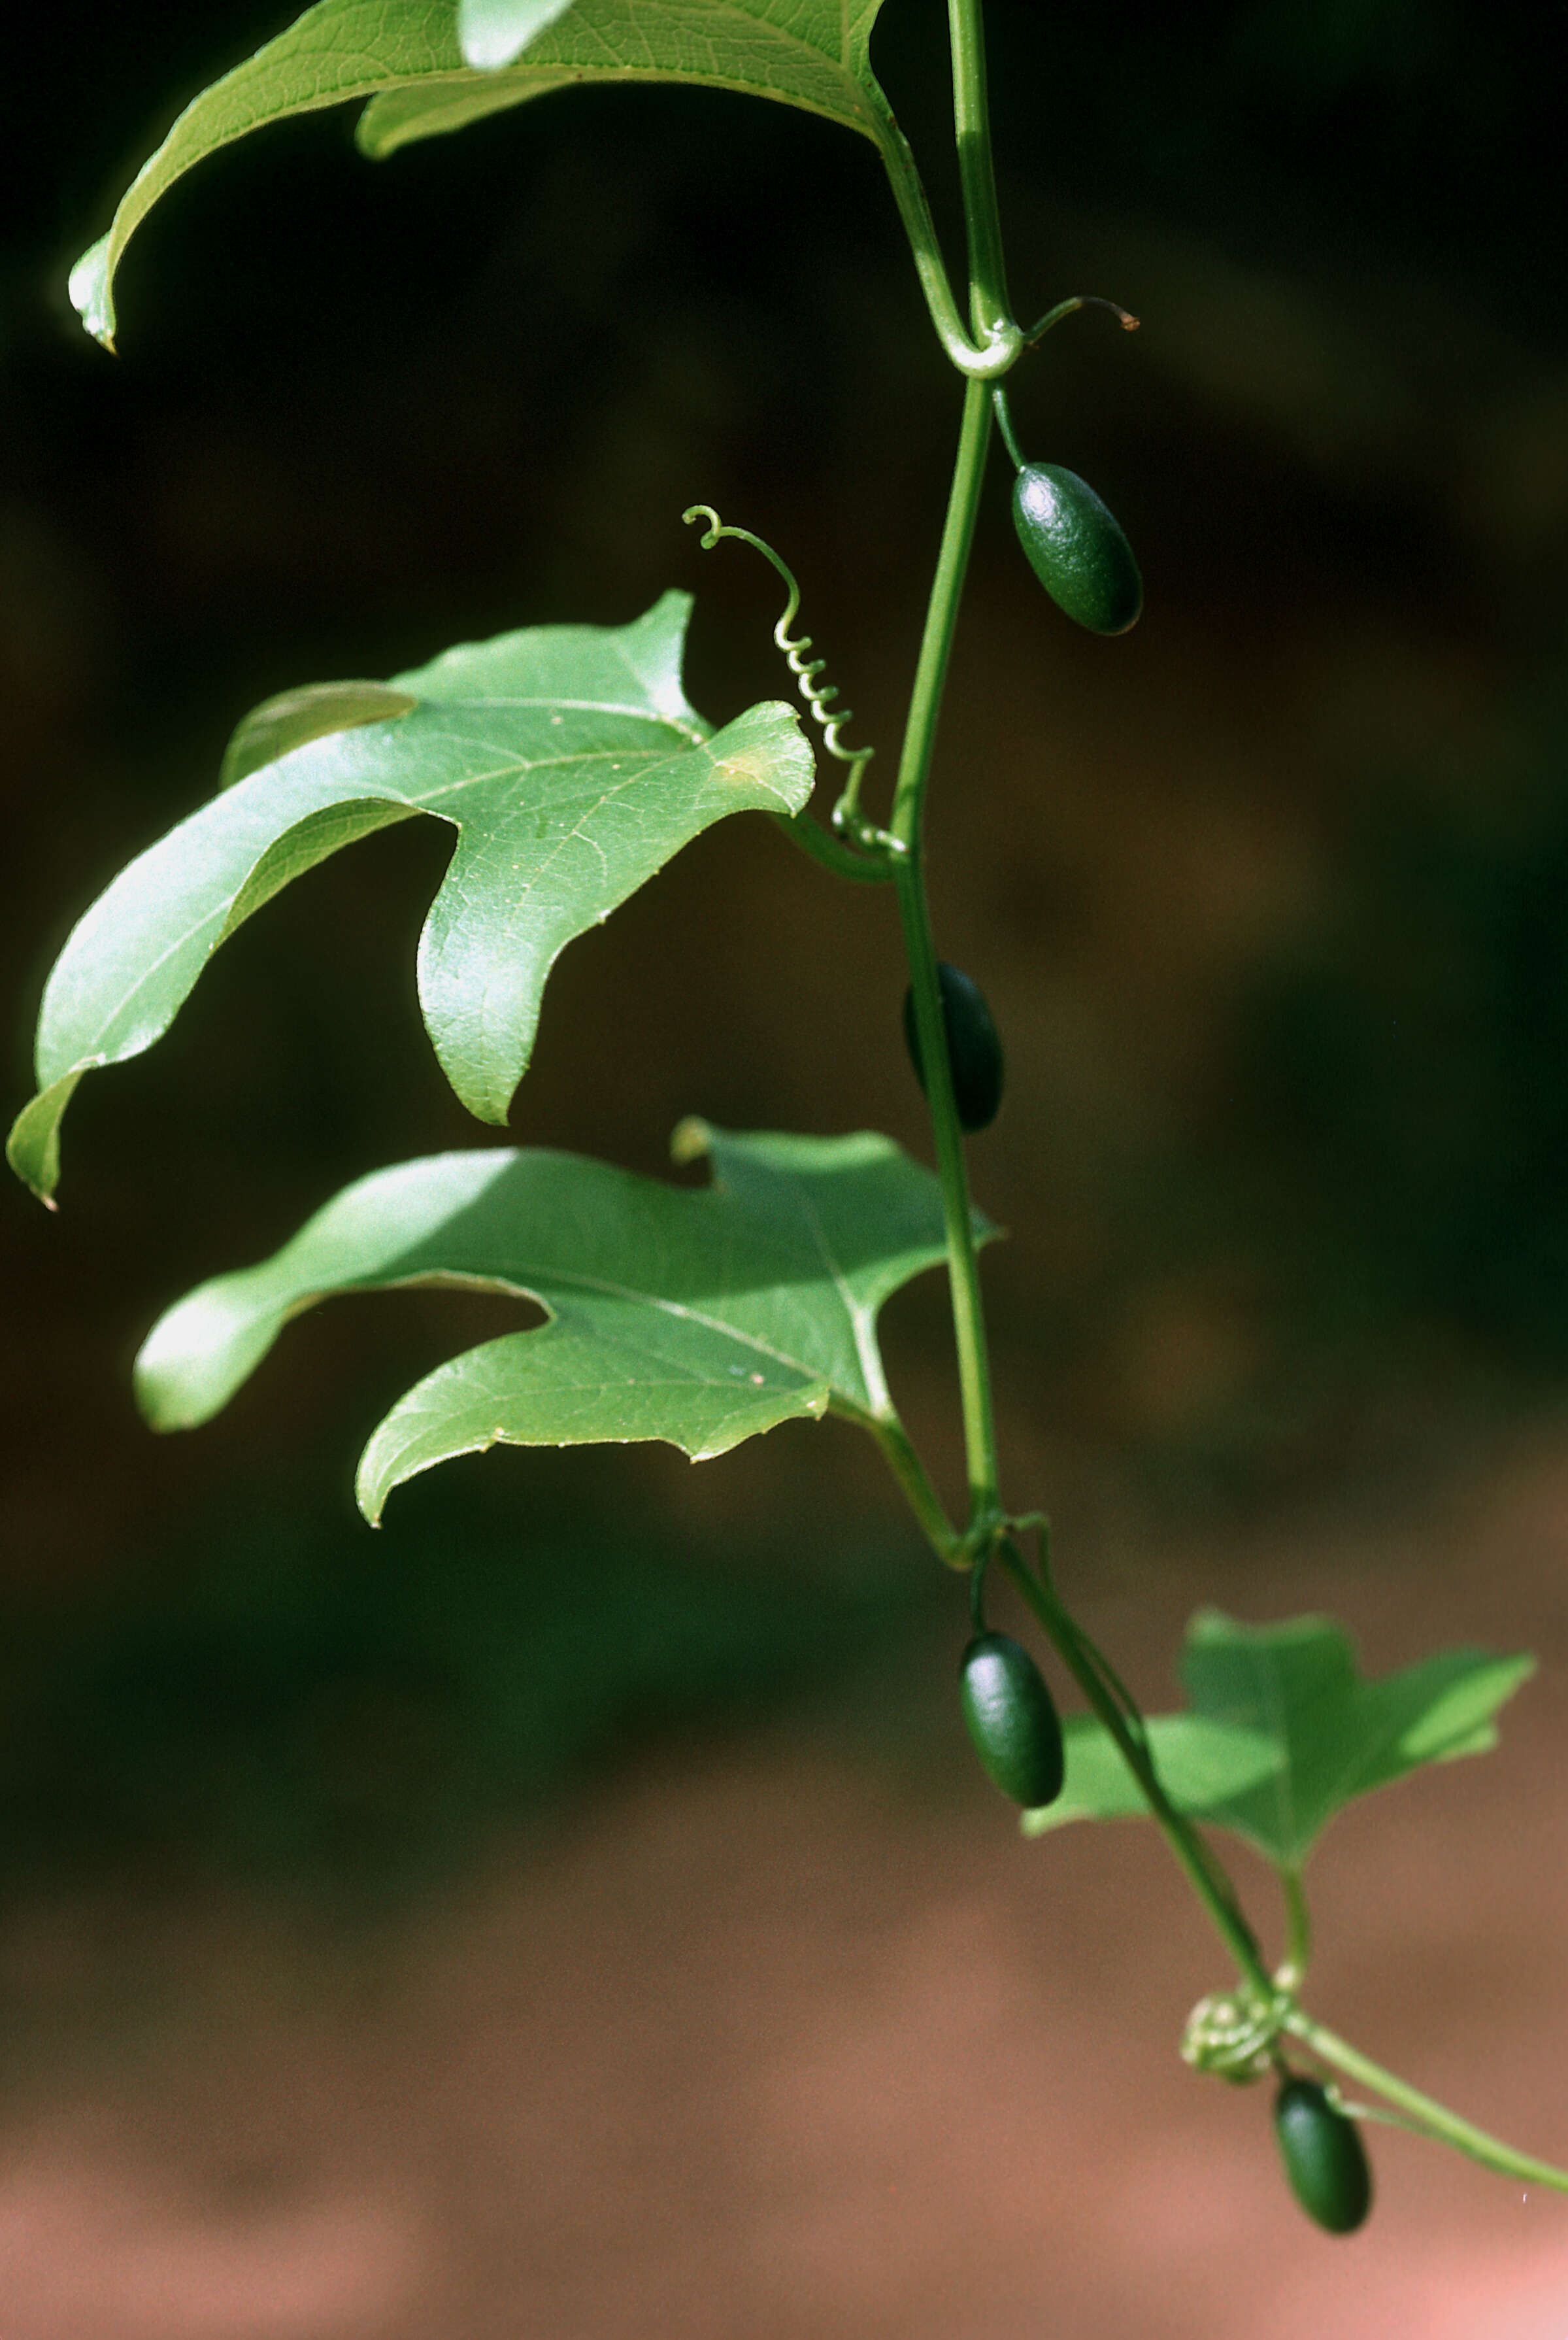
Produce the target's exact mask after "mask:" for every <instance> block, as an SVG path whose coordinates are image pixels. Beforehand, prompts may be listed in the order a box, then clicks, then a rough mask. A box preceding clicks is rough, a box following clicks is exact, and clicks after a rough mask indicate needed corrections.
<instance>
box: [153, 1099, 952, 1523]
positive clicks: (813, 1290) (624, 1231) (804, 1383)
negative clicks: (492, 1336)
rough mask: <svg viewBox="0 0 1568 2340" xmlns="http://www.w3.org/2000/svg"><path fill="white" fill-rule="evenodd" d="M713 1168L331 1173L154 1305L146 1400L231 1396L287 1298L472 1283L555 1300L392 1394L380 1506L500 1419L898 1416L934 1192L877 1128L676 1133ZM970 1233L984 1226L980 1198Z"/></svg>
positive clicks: (623, 1430)
mask: <svg viewBox="0 0 1568 2340" xmlns="http://www.w3.org/2000/svg"><path fill="white" fill-rule="evenodd" d="M676 1138H677V1149H678V1151H679V1152H680V1154H681V1155H682V1157H683V1158H689V1157H692V1156H694V1155H696V1154H698V1153H704V1154H706V1155H708V1156H709V1158H710V1159H711V1161H712V1165H713V1173H714V1175H713V1183H712V1185H709V1186H707V1187H705V1188H695V1187H689V1186H676V1185H667V1184H665V1183H663V1182H661V1181H659V1180H657V1179H651V1178H641V1177H636V1176H634V1175H632V1173H630V1172H629V1171H625V1170H619V1169H616V1168H614V1167H613V1166H612V1165H609V1164H607V1163H603V1162H596V1161H591V1160H587V1159H584V1158H583V1157H581V1156H579V1155H570V1154H557V1153H552V1152H548V1151H546V1150H543V1149H535V1150H529V1151H525V1152H518V1151H513V1150H511V1149H503V1150H498V1151H492V1150H488V1149H487V1150H484V1151H474V1152H469V1153H462V1154H446V1155H435V1156H433V1157H432V1158H430V1159H428V1160H425V1161H419V1162H409V1163H405V1164H403V1165H401V1166H400V1167H399V1168H397V1169H392V1170H383V1171H379V1172H377V1173H376V1174H375V1175H372V1176H370V1177H368V1178H362V1179H360V1181H359V1182H358V1183H357V1184H356V1185H351V1186H349V1187H346V1188H345V1189H344V1190H343V1192H342V1193H341V1194H340V1195H337V1196H336V1197H335V1198H334V1199H333V1201H331V1202H330V1203H329V1204H327V1205H326V1206H325V1207H324V1208H323V1209H322V1210H321V1211H319V1212H317V1214H316V1215H315V1216H314V1217H313V1218H312V1219H311V1220H310V1221H309V1222H308V1223H307V1224H306V1225H304V1226H303V1227H302V1228H301V1230H300V1232H299V1234H296V1235H295V1236H294V1237H293V1238H292V1239H291V1241H290V1242H289V1243H287V1244H284V1245H283V1247H282V1248H281V1250H280V1251H278V1252H277V1253H275V1254H273V1256H272V1257H271V1259H268V1260H264V1261H263V1262H261V1264H260V1265H259V1266H256V1267H251V1268H246V1269H243V1270H242V1271H240V1272H239V1273H238V1274H231V1275H223V1276H219V1277H217V1278H216V1279H215V1280H214V1281H212V1283H209V1284H202V1285H201V1286H200V1288H199V1289H198V1290H196V1291H194V1292H192V1293H191V1294H189V1295H188V1296H187V1297H186V1298H185V1299H183V1300H182V1301H180V1302H179V1303H178V1304H177V1305H176V1306H174V1307H173V1308H172V1309H171V1310H170V1311H169V1312H168V1314H166V1315H165V1316H163V1318H162V1319H161V1320H160V1322H159V1323H158V1324H156V1325H155V1326H154V1327H153V1331H152V1333H151V1334H149V1336H148V1339H147V1342H146V1344H145V1345H144V1347H143V1351H142V1353H141V1355H140V1357H139V1358H138V1360H137V1364H136V1388H137V1395H138V1399H139V1402H140V1403H141V1405H142V1408H143V1412H144V1413H145V1414H146V1416H147V1418H148V1420H149V1421H150V1422H151V1423H153V1426H154V1427H155V1428H157V1429H160V1430H173V1429H188V1428H191V1427H192V1426H193V1425H194V1424H196V1423H202V1422H205V1421H207V1420H208V1419H210V1417H211V1416H212V1414H214V1413H217V1412H218V1411H219V1410H220V1408H221V1407H222V1406H223V1405H225V1404H226V1403H228V1400H229V1399H230V1397H231V1396H232V1394H233V1393H234V1391H235V1390H236V1389H238V1388H239V1386H240V1385H241V1383H242V1382H243V1381H244V1380H245V1379H246V1378H247V1377H248V1376H249V1375H250V1373H252V1372H253V1371H254V1369H255V1367H256V1366H257V1365H258V1364H259V1363H261V1359H262V1358H263V1357H264V1356H265V1355H266V1353H267V1352H268V1350H269V1349H270V1348H271V1345H272V1343H273V1342H274V1341H275V1340H276V1339H277V1337H278V1334H280V1333H281V1330H282V1328H283V1326H284V1324H286V1323H287V1322H288V1320H289V1319H290V1318H291V1316H295V1315H298V1314H300V1312H301V1310H302V1309H306V1308H310V1307H312V1306H314V1305H315V1304H316V1303H317V1302H318V1301H320V1300H322V1299H325V1298H326V1297H328V1296H329V1295H330V1294H333V1293H341V1292H363V1291H372V1290H385V1289H387V1288H389V1287H390V1286H393V1285H400V1284H460V1285H468V1286H473V1285H478V1286H481V1287H483V1288H485V1289H487V1290H490V1291H496V1292H501V1293H508V1294H517V1295H518V1296H526V1297H527V1298H529V1299H532V1300H535V1301H537V1302H538V1303H539V1304H540V1305H541V1306H543V1307H544V1308H545V1309H546V1310H547V1313H548V1318H549V1321H548V1323H547V1324H545V1325H543V1326H541V1327H538V1328H537V1329H533V1330H529V1331H524V1332H518V1333H513V1334H503V1335H502V1336H501V1337H500V1338H499V1339H498V1340H493V1341H488V1342H486V1343H484V1344H482V1345H481V1346H480V1347H478V1348H476V1349H472V1350H469V1351H468V1353H466V1354H464V1355H461V1356H459V1357H456V1358H454V1359H453V1360H452V1361H451V1362H450V1363H448V1364H445V1365H443V1366H441V1367H440V1368H439V1369H438V1371H436V1372H435V1373H431V1374H429V1376H428V1378H427V1379H425V1380H424V1381H421V1382H420V1383H418V1385H417V1386H416V1387H415V1388H413V1389H412V1390H410V1391H409V1393H408V1394H407V1395H406V1396H405V1397H404V1398H402V1399H401V1400H400V1401H399V1403H398V1404H397V1405H395V1406H394V1407H393V1409H392V1411H391V1412H390V1413H389V1414H388V1416H387V1418H386V1420H385V1421H384V1422H383V1423H381V1425H380V1428H379V1429H378V1430H377V1431H376V1433H375V1434H374V1435H373V1437H372V1438H371V1440H370V1444H369V1445H368V1446H367V1448H366V1450H365V1453H364V1457H363V1459H362V1461H361V1463H360V1475H359V1495H360V1505H361V1508H362V1509H363V1510H364V1512H365V1513H366V1515H367V1517H369V1518H370V1519H371V1520H372V1521H374V1520H376V1519H378V1518H379V1517H380V1511H381V1507H382V1505H383V1503H384V1502H385V1501H386V1498H387V1496H388V1494H389V1493H390V1491H391V1490H392V1489H393V1488H394V1487H396V1486H398V1485H399V1484H400V1483H401V1482H402V1481H404V1480H405V1479H409V1478H411V1477H413V1476H414V1474H415V1473H416V1472H420V1471H426V1470H429V1468H430V1467H431V1466H432V1465H433V1464H435V1463H439V1462H444V1461H446V1460H448V1459H449V1457H451V1456H453V1455H457V1454H467V1453H476V1452H479V1451H481V1450H483V1449H484V1448H486V1447H489V1446H493V1445H494V1444H496V1443H497V1442H498V1441H501V1442H505V1443H508V1444H514V1445H548V1446H558V1445H575V1444H578V1443H591V1442H597V1441H606V1440H610V1441H617V1442H618V1441H625V1440H629V1439H644V1438H656V1439H664V1440H666V1441H667V1442H668V1443H670V1444H672V1445H675V1446H678V1447H680V1448H681V1449H682V1450H683V1451H684V1452H685V1453H686V1454H688V1455H690V1456H691V1458H692V1459H693V1460H694V1461H700V1460H703V1459H704V1458H705V1457H707V1456H710V1455H715V1454H722V1453H725V1452H726V1451H727V1450H728V1449H729V1448H730V1447H732V1446H735V1445H736V1444H737V1443H739V1442H740V1441H741V1440H742V1439H745V1438H751V1437H754V1436H756V1435H757V1434H758V1433H760V1432H762V1431H765V1430H771V1429H773V1428H774V1426H775V1425H776V1424H777V1423H781V1422H785V1421H789V1420H792V1419H794V1418H798V1417H801V1416H807V1417H815V1416H820V1415H821V1414H823V1413H827V1412H830V1411H831V1412H833V1413H839V1414H842V1415H843V1416H844V1417H846V1418H847V1419H849V1420H852V1421H855V1422H858V1423H861V1424H862V1425H863V1426H865V1425H870V1424H872V1423H875V1422H877V1421H879V1420H887V1419H891V1418H892V1407H891V1404H890V1403H889V1399H888V1394H887V1389H886V1384H885V1382H884V1379H883V1369H882V1363H881V1358H880V1355H879V1353H878V1349H877V1341H876V1321H877V1315H878V1312H879V1311H880V1309H881V1307H882V1304H883V1301H884V1300H885V1299H886V1298H887V1297H888V1295H889V1294H890V1293H892V1292H894V1291H896V1290H897V1289H898V1287H899V1286H900V1285H901V1284H906V1283H907V1282H908V1281H909V1280H910V1278H911V1277H912V1276H914V1275H916V1274H920V1273H921V1271H922V1269H924V1268H927V1267H930V1266H933V1265H934V1264H936V1263H937V1262H938V1261H939V1260H941V1259H942V1257H943V1256H944V1253H945V1243H944V1235H943V1225H942V1195H941V1189H940V1187H939V1185H938V1184H937V1181H936V1180H935V1179H934V1178H933V1177H932V1175H931V1173H930V1172H929V1171H927V1170H924V1169H922V1167H921V1166H920V1165H918V1164H917V1163H914V1162H912V1160H911V1159H910V1158H909V1156H908V1155H906V1154H904V1153H902V1151H901V1150H900V1148H899V1147H898V1146H896V1145H894V1144H893V1143H892V1140H891V1139H890V1138H886V1137H880V1136H877V1135H874V1134H873V1133H871V1132H869V1131H865V1132H861V1133H859V1134H857V1135H853V1136H847V1137H796V1136H785V1135H771V1134H757V1133H753V1134H750V1135H728V1134H726V1133H725V1132H724V1131H722V1130H715V1129H712V1128H710V1127H708V1126H707V1125H705V1124H703V1123H687V1124H683V1125H682V1129H681V1130H680V1131H678V1132H677V1133H676ZM976 1230H977V1233H978V1234H981V1237H982V1239H983V1237H984V1236H985V1235H986V1234H989V1233H990V1232H991V1230H990V1229H989V1228H988V1227H987V1226H986V1225H985V1223H984V1222H983V1221H981V1220H980V1219H978V1218H977V1221H976Z"/></svg>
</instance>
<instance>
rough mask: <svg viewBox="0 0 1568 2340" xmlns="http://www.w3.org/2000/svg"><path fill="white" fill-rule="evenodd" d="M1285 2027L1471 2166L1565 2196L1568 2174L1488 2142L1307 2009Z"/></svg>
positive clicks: (1295, 2014)
mask: <svg viewBox="0 0 1568 2340" xmlns="http://www.w3.org/2000/svg"><path fill="white" fill-rule="evenodd" d="M1283 2028H1285V2029H1286V2030H1287V2031H1288V2032H1289V2033H1290V2035H1291V2037H1292V2038H1296V2039H1299V2040H1300V2041H1301V2042H1302V2045H1303V2046H1304V2047H1307V2048H1311V2050H1312V2052H1313V2054H1314V2055H1315V2056H1317V2057H1321V2059H1322V2060H1323V2062H1324V2063H1325V2064H1330V2065H1332V2066H1333V2067H1335V2069H1336V2070H1337V2071H1340V2072H1343V2073H1344V2074H1345V2075H1346V2078H1348V2079H1352V2080H1356V2081H1358V2082H1359V2083H1360V2085H1361V2086H1362V2087H1364V2088H1370V2089H1372V2091H1373V2092H1374V2094H1375V2095H1376V2096H1379V2097H1383V2098H1384V2100H1385V2101H1386V2103H1388V2104H1391V2105H1395V2106H1396V2107H1398V2109H1399V2110H1400V2111H1401V2112H1402V2113H1405V2114H1406V2115H1408V2117H1409V2118H1410V2119H1411V2120H1412V2121H1413V2122H1414V2123H1415V2126H1416V2127H1418V2128H1421V2129H1423V2130H1425V2133H1426V2134H1427V2135H1428V2136H1429V2137H1441V2138H1442V2140H1443V2142H1444V2143H1445V2145H1452V2146H1454V2147H1455V2148H1456V2149H1457V2150H1458V2151H1459V2152H1460V2153H1464V2154H1468V2155H1469V2156H1470V2158H1471V2159H1472V2160H1473V2161H1479V2162H1483V2163H1484V2165H1485V2166H1486V2167H1487V2168H1488V2169H1494V2170H1496V2171H1498V2172H1499V2174H1500V2175H1501V2176H1504V2177H1519V2178H1523V2179H1524V2181H1525V2182H1526V2183H1527V2184H1529V2185H1532V2186H1549V2187H1551V2189H1552V2190H1553V2192H1554V2193H1558V2194H1568V2169H1558V2168H1556V2167H1555V2166H1553V2164H1552V2163H1551V2162H1550V2161H1537V2160H1536V2159H1535V2157H1534V2156H1533V2154H1528V2153H1516V2152H1515V2151H1514V2147H1512V2146H1511V2145H1504V2142H1503V2140H1502V2138H1501V2137H1492V2136H1490V2135H1489V2134H1488V2132H1487V2131H1486V2130H1485V2129H1484V2128H1477V2127H1475V2125H1474V2122H1473V2121H1467V2120H1461V2118H1460V2117H1459V2115H1458V2114H1457V2113H1453V2112H1450V2111H1449V2109H1448V2107H1447V2106H1446V2105H1440V2104H1438V2103H1437V2102H1436V2100H1435V2097H1428V2096H1424V2095H1423V2094H1422V2092H1421V2090H1420V2089H1419V2088H1413V2087H1411V2086H1410V2084H1409V2082H1408V2081H1407V2080H1402V2079H1400V2078H1399V2077H1398V2076H1397V2074H1395V2073H1394V2072H1388V2071H1385V2069H1384V2067H1383V2066H1382V2065H1381V2064H1376V2063H1374V2062H1373V2060H1372V2058H1371V2057H1370V2056H1364V2055H1363V2054H1362V2053H1361V2050H1360V2049H1359V2048H1352V2047H1351V2045H1350V2043H1349V2041H1348V2040H1346V2039H1341V2038H1339V2037H1338V2035H1337V2034H1336V2033H1335V2032H1333V2031H1330V2030H1328V2029H1327V2028H1326V2026H1325V2025H1323V2024H1321V2023H1317V2022H1314V2020H1313V2018H1312V2017H1311V2016H1309V2015H1308V2014H1307V2012H1306V2011H1305V2009H1303V2008H1293V2009H1292V2011H1291V2012H1290V2013H1289V2014H1288V2015H1287V2017H1286V2018H1285V2023H1284V2027H1283Z"/></svg>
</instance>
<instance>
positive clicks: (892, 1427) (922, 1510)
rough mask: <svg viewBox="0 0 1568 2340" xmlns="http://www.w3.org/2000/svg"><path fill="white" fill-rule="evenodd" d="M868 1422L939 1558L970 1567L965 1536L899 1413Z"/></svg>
mask: <svg viewBox="0 0 1568 2340" xmlns="http://www.w3.org/2000/svg"><path fill="white" fill-rule="evenodd" d="M864 1426H865V1427H866V1428H867V1429H868V1430H869V1431H870V1432H871V1434H872V1436H873V1438H874V1439H875V1440H876V1443H877V1444H878V1445H879V1446H880V1447H881V1449H882V1452H883V1460H884V1461H885V1462H886V1463H887V1466H888V1469H889V1470H890V1471H891V1472H892V1475H893V1477H894V1478H895V1479H896V1480H897V1481H898V1483H899V1485H900V1486H901V1487H902V1489H903V1492H904V1494H905V1496H906V1497H907V1499H908V1502H909V1506H910V1509H911V1510H912V1512H913V1513H914V1515H915V1517H916V1519H917V1520H918V1521H919V1522H920V1524H921V1526H922V1529H923V1530H924V1531H925V1534H926V1537H927V1540H928V1541H929V1542H930V1544H931V1547H932V1551H933V1552H935V1554H936V1556H937V1558H938V1560H940V1561H941V1562H942V1563H943V1565H944V1566H945V1567H948V1568H959V1569H962V1568H966V1567H967V1566H968V1564H969V1555H968V1552H966V1550H965V1548H964V1542H963V1538H962V1536H961V1535H960V1534H959V1532H958V1530H957V1529H956V1528H955V1527H954V1526H953V1524H952V1521H951V1520H950V1519H949V1518H948V1515H947V1512H946V1509H945V1507H944V1505H943V1503H942V1497H941V1496H940V1495H939V1494H938V1493H937V1492H936V1489H935V1488H934V1487H933V1486H932V1482H931V1480H930V1478H929V1477H928V1475H927V1473H926V1468H925V1465H924V1463H922V1461H921V1459H920V1456H919V1455H918V1454H917V1453H916V1452H915V1450H914V1446H913V1444H912V1442H911V1439H910V1436H909V1433H908V1432H907V1431H906V1430H905V1428H904V1426H903V1424H902V1422H900V1421H898V1420H897V1418H896V1417H894V1418H892V1419H891V1420H890V1419H888V1418H887V1417H886V1416H880V1417H878V1419H876V1420H875V1421H872V1422H867V1423H865V1424H864Z"/></svg>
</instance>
